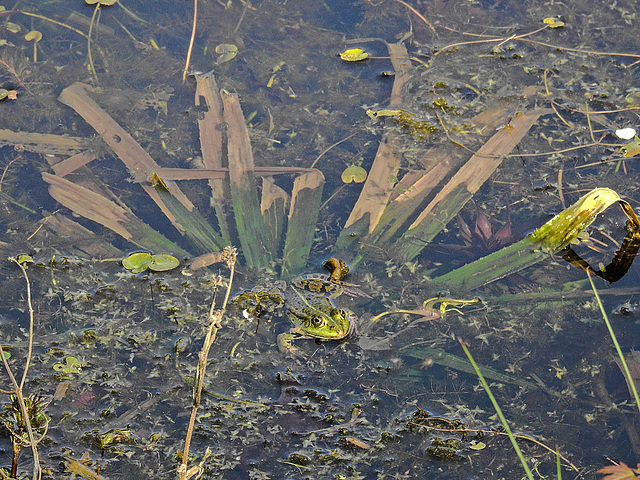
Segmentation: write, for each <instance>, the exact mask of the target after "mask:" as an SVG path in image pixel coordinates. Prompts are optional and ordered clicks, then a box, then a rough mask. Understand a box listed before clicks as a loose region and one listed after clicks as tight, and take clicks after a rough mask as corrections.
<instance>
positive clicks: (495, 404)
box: [459, 340, 533, 480]
mask: <svg viewBox="0 0 640 480" xmlns="http://www.w3.org/2000/svg"><path fill="white" fill-rule="evenodd" d="M459 341H460V345H462V349H463V350H464V353H465V354H466V355H467V358H468V359H469V362H471V365H472V366H473V369H474V370H475V372H476V375H477V376H478V379H479V380H480V383H481V384H482V387H483V388H484V391H485V392H487V395H488V396H489V400H491V403H492V404H493V408H494V409H495V411H496V413H497V414H498V418H499V419H500V423H502V426H503V427H504V429H505V431H506V432H507V435H508V436H509V440H511V445H513V449H514V450H515V451H516V455H518V458H519V459H520V463H522V467H523V468H524V471H525V472H526V474H527V478H528V479H529V480H533V474H532V473H531V470H530V469H529V465H528V464H527V460H526V459H525V458H524V455H523V454H522V451H521V450H520V447H519V446H518V442H517V441H516V437H514V435H513V433H511V429H510V428H509V424H508V423H507V419H506V418H505V416H504V414H503V413H502V409H501V408H500V405H498V401H497V400H496V397H494V396H493V393H492V392H491V389H490V388H489V384H488V383H487V381H486V380H485V379H484V376H483V375H482V372H481V371H480V369H479V368H478V365H477V364H476V362H475V360H474V359H473V357H472V356H471V352H470V351H469V349H468V348H467V346H466V345H465V344H464V342H463V341H462V340H459Z"/></svg>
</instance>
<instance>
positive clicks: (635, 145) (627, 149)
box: [622, 136, 640, 157]
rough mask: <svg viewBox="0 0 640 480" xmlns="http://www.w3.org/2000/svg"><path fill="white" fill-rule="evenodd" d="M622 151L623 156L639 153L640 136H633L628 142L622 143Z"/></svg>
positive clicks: (633, 155)
mask: <svg viewBox="0 0 640 480" xmlns="http://www.w3.org/2000/svg"><path fill="white" fill-rule="evenodd" d="M622 151H623V152H624V156H625V157H635V156H636V155H638V154H640V138H638V137H637V136H636V137H634V139H633V140H631V141H630V142H629V143H627V144H626V145H623V147H622Z"/></svg>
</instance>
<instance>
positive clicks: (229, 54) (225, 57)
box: [216, 43, 238, 65]
mask: <svg viewBox="0 0 640 480" xmlns="http://www.w3.org/2000/svg"><path fill="white" fill-rule="evenodd" d="M216 53H217V54H219V55H220V56H219V57H218V59H217V60H216V63H217V64H218V65H219V64H221V63H224V62H228V61H229V60H231V59H232V58H234V57H235V56H236V55H237V54H238V47H236V46H235V45H232V44H230V43H221V44H220V45H218V46H216Z"/></svg>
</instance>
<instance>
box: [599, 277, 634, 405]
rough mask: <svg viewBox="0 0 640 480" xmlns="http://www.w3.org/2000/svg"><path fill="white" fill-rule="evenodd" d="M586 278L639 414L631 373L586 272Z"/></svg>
mask: <svg viewBox="0 0 640 480" xmlns="http://www.w3.org/2000/svg"><path fill="white" fill-rule="evenodd" d="M587 277H588V278H589V283H590V284H591V289H592V290H593V294H594V295H595V297H596V303H597V304H598V306H599V307H600V313H601V314H602V318H603V319H604V323H605V324H606V325H607V329H608V330H609V336H610V337H611V340H613V344H614V345H615V347H616V352H618V358H619V359H620V364H621V365H622V369H623V370H624V375H625V379H626V380H627V383H628V384H629V388H630V389H631V392H632V393H633V398H634V399H635V401H636V407H638V412H640V398H639V397H638V390H636V386H635V383H634V381H633V377H632V376H631V372H630V371H629V366H628V365H627V362H626V360H625V359H624V354H623V353H622V349H621V348H620V344H619V343H618V339H617V338H616V334H615V332H614V331H613V327H612V326H611V322H610V321H609V317H608V316H607V312H605V310H604V306H603V305H602V302H601V301H600V295H598V290H596V286H595V285H594V284H593V279H592V278H591V275H590V274H589V272H587Z"/></svg>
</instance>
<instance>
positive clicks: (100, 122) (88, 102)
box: [58, 82, 194, 232]
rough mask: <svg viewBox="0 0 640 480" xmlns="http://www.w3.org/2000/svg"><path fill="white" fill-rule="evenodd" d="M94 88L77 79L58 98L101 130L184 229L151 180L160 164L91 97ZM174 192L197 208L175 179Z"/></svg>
mask: <svg viewBox="0 0 640 480" xmlns="http://www.w3.org/2000/svg"><path fill="white" fill-rule="evenodd" d="M90 91H92V87H90V86H89V85H86V84H84V83H80V82H76V83H74V84H72V85H70V86H68V87H67V88H65V89H64V90H63V91H62V92H61V93H60V96H59V97H58V100H59V101H60V102H62V103H64V104H65V105H68V106H69V107H71V108H72V109H74V110H75V111H76V112H77V113H78V114H79V115H80V116H81V117H82V118H84V119H85V120H86V121H87V123H88V124H89V125H91V126H92V127H93V128H94V129H95V130H96V132H98V133H99V134H100V136H101V137H102V139H103V140H104V141H105V142H106V143H107V145H109V146H110V147H111V149H112V150H113V151H114V152H115V154H116V155H117V156H118V158H119V159H120V160H121V161H122V163H124V164H125V165H126V167H127V169H128V170H129V172H130V173H131V174H132V175H133V176H134V178H135V180H136V181H138V182H140V185H141V186H142V188H143V189H144V190H145V192H146V193H147V195H149V196H150V197H151V199H152V200H153V201H154V202H155V203H156V205H158V207H160V209H161V210H162V212H163V213H164V214H165V215H166V217H167V218H168V219H169V220H170V221H171V222H172V223H173V225H174V226H175V227H176V228H177V229H178V230H179V231H181V232H182V231H183V228H182V226H181V225H180V224H179V223H178V222H177V221H176V219H175V217H174V216H173V215H172V214H171V212H169V210H168V209H167V207H166V206H165V204H164V202H163V201H162V200H161V199H160V197H159V196H158V193H157V192H156V190H155V189H154V188H153V187H152V186H151V185H150V184H149V183H148V182H147V178H149V177H150V176H151V175H153V174H154V173H155V172H156V171H157V170H159V168H160V166H159V165H158V164H157V163H156V162H155V161H154V160H153V158H151V156H150V155H149V154H148V153H147V152H146V150H145V149H144V148H142V147H141V146H140V145H139V144H138V142H136V141H135V140H134V139H133V137H132V136H131V135H129V134H128V133H127V132H126V131H125V130H124V129H123V128H122V127H121V126H120V125H118V123H117V122H116V121H115V120H114V119H113V118H111V117H110V116H109V115H108V114H107V112H105V111H104V110H103V109H102V108H100V106H98V104H97V103H96V102H95V101H94V100H93V99H92V98H91V97H89V94H88V92H90ZM168 186H169V189H170V190H171V193H172V194H173V195H174V196H175V197H176V198H177V199H178V200H179V201H180V202H181V203H182V204H183V205H184V206H185V208H186V209H187V210H189V211H193V209H194V206H193V204H192V203H191V201H190V200H189V199H188V198H187V197H186V196H185V194H184V193H183V192H182V191H181V190H180V188H179V187H178V185H176V184H175V183H173V182H170V183H169V184H168Z"/></svg>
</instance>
